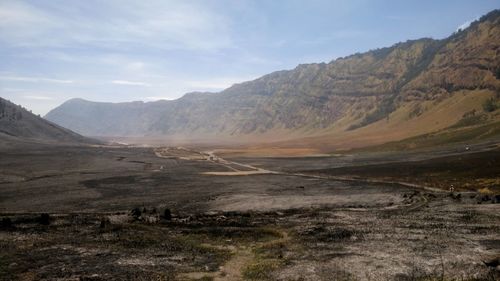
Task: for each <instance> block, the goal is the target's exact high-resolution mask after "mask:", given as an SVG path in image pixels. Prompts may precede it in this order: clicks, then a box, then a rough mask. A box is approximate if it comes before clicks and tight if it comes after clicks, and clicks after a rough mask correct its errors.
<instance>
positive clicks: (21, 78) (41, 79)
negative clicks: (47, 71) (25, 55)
mask: <svg viewBox="0 0 500 281" xmlns="http://www.w3.org/2000/svg"><path fill="white" fill-rule="evenodd" d="M0 80H10V81H22V82H34V83H38V82H43V83H59V84H71V83H73V82H74V81H73V80H60V79H52V78H44V77H25V76H0Z"/></svg>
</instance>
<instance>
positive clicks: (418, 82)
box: [45, 10, 500, 149]
mask: <svg viewBox="0 0 500 281" xmlns="http://www.w3.org/2000/svg"><path fill="white" fill-rule="evenodd" d="M499 97H500V11H499V10H495V11H493V12H490V13H489V14H487V15H485V16H483V17H482V18H481V19H480V20H478V21H476V22H474V23H472V24H471V25H470V26H469V27H468V28H467V29H465V30H461V31H458V32H456V33H454V34H452V35H451V36H450V37H448V38H445V39H442V40H434V39H429V38H424V39H419V40H411V41H407V42H404V43H398V44H395V45H393V46H391V47H388V48H382V49H377V50H372V51H369V52H366V53H360V54H354V55H351V56H348V57H345V58H339V59H336V60H334V61H332V62H330V63H319V64H304V65H299V66H297V67H296V68H295V69H293V70H286V71H278V72H274V73H271V74H268V75H265V76H263V77H261V78H258V79H256V80H253V81H249V82H245V83H241V84H236V85H233V86H232V87H230V88H228V89H226V90H224V91H222V92H219V93H190V94H186V95H185V96H183V97H182V98H179V99H177V100H173V101H157V102H149V103H143V102H130V103H117V104H113V103H97V102H90V101H85V100H81V99H73V100H69V101H67V102H65V103H64V104H62V105H61V106H59V107H57V108H55V109H54V110H52V111H51V112H49V113H48V114H47V115H46V116H45V118H46V119H48V120H50V121H53V122H55V123H57V124H60V125H61V126H64V127H67V128H70V129H72V130H75V131H76V132H79V133H81V134H84V135H92V136H129V137H130V136H141V137H144V136H147V137H151V138H152V137H164V138H184V139H191V140H194V139H207V138H209V139H210V138H213V139H226V140H227V139H233V140H235V141H240V140H242V139H244V140H247V141H259V142H263V141H279V142H282V143H287V142H290V141H291V140H294V141H292V142H293V143H295V144H297V143H304V144H307V145H309V144H311V143H321V144H322V145H325V146H328V147H329V148H328V149H330V148H333V147H335V146H338V147H349V146H351V147H356V146H365V145H371V144H380V143H384V142H388V141H395V140H401V139H404V138H408V137H413V136H417V135H422V134H426V133H430V132H435V131H439V130H443V129H446V128H449V127H453V126H460V124H462V125H481V124H486V123H493V122H495V121H498V120H499V119H500V113H499V111H498V110H497V108H498V106H497V105H498V100H499ZM487 103H490V104H491V105H492V107H491V108H489V109H485V108H486V104H487ZM457 124H458V125H457ZM295 140H301V141H299V142H297V141H295Z"/></svg>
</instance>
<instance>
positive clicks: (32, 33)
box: [0, 0, 232, 50]
mask: <svg viewBox="0 0 500 281" xmlns="http://www.w3.org/2000/svg"><path fill="white" fill-rule="evenodd" d="M93 5H98V6H99V12H100V13H89V12H88V10H89V7H92V6H93ZM202 5H203V3H202V2H190V3H187V2H186V1H107V2H105V3H102V2H98V3H92V1H84V2H79V3H78V2H72V5H65V4H64V5H61V4H58V3H55V2H54V3H53V4H50V2H49V4H48V5H45V6H44V7H40V6H37V5H36V2H34V3H33V4H29V3H23V2H20V1H9V0H2V1H0V42H2V41H3V42H5V43H8V44H10V45H13V46H38V47H67V46H76V45H77V46H82V45H84V46H94V47H104V48H112V49H127V48H130V47H133V46H138V47H144V46H148V47H155V48H160V49H195V50H217V49H221V48H228V47H231V46H232V40H231V38H230V35H229V30H228V26H230V25H229V24H228V22H227V21H228V20H227V19H226V18H225V17H223V16H221V15H219V14H218V13H216V11H213V10H211V9H210V8H209V7H205V6H202ZM103 15H105V16H103Z"/></svg>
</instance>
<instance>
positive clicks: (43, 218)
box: [40, 213, 50, 225]
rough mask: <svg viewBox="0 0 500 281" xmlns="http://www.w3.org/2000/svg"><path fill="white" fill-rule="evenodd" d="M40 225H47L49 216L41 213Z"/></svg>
mask: <svg viewBox="0 0 500 281" xmlns="http://www.w3.org/2000/svg"><path fill="white" fill-rule="evenodd" d="M40 224H42V225H49V224H50V216H49V214H47V213H43V214H41V215H40Z"/></svg>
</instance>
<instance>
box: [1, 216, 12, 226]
mask: <svg viewBox="0 0 500 281" xmlns="http://www.w3.org/2000/svg"><path fill="white" fill-rule="evenodd" d="M11 227H12V220H11V219H10V218H3V219H2V228H11Z"/></svg>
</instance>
